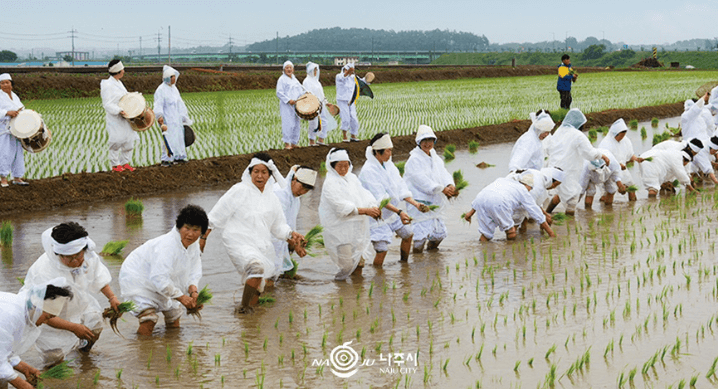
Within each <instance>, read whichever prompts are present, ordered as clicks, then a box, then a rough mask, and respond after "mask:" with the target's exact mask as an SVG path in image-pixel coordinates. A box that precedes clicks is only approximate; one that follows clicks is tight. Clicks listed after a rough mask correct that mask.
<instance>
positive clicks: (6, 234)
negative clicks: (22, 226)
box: [0, 220, 15, 246]
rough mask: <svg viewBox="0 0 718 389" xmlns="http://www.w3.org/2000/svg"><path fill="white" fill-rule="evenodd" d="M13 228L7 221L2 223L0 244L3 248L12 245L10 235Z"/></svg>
mask: <svg viewBox="0 0 718 389" xmlns="http://www.w3.org/2000/svg"><path fill="white" fill-rule="evenodd" d="M14 229H15V228H14V227H13V226H12V223H11V222H10V221H9V220H5V221H3V222H2V225H1V226H0V243H1V244H2V245H3V246H10V245H11V244H12V233H13V230H14Z"/></svg>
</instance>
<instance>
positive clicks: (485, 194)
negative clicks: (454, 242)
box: [471, 173, 546, 239]
mask: <svg viewBox="0 0 718 389" xmlns="http://www.w3.org/2000/svg"><path fill="white" fill-rule="evenodd" d="M523 183H526V184H527V185H529V184H530V186H533V185H534V181H533V176H532V175H531V174H530V173H528V174H527V173H524V174H523V175H522V176H521V182H518V181H516V180H514V179H511V178H505V177H499V178H497V179H496V180H495V181H494V182H492V183H491V184H489V185H487V186H486V187H484V189H482V190H481V192H479V193H478V194H477V195H476V198H474V201H472V202H471V208H473V209H474V210H475V211H476V220H477V222H478V229H479V233H480V234H481V235H483V236H485V237H486V238H487V239H492V238H493V237H494V231H495V230H496V228H497V227H498V228H500V229H501V230H502V231H507V230H509V229H510V228H511V227H513V226H514V225H515V224H514V219H513V215H514V212H516V211H517V210H520V211H526V212H527V213H528V216H529V217H530V218H531V219H533V220H536V222H537V223H538V224H543V223H544V222H545V221H546V216H544V214H543V212H542V211H541V208H539V206H538V205H536V200H534V198H533V197H531V195H530V194H529V191H528V190H527V189H526V187H525V186H524V184H523ZM543 184H544V183H543V182H536V183H535V185H543Z"/></svg>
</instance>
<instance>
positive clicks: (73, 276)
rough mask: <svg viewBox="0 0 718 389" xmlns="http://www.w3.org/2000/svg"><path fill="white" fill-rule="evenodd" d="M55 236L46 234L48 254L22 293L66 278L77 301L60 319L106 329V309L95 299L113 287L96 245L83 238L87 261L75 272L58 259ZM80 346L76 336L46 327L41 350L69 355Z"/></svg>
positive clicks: (30, 274)
mask: <svg viewBox="0 0 718 389" xmlns="http://www.w3.org/2000/svg"><path fill="white" fill-rule="evenodd" d="M51 234H52V228H48V229H47V230H45V232H43V233H42V247H43V248H44V249H45V253H44V254H42V255H41V256H40V258H38V259H37V261H35V263H34V264H33V265H32V266H30V269H29V270H28V271H27V276H26V277H25V286H23V288H22V290H26V289H29V288H32V287H35V286H37V285H42V284H46V283H47V282H48V281H50V280H52V279H54V278H56V277H63V278H65V279H66V280H67V284H68V285H69V286H70V288H71V290H72V293H73V295H74V297H73V299H72V300H71V301H69V302H68V303H67V304H66V305H65V308H64V309H63V310H62V312H61V313H60V314H59V315H58V317H60V318H61V319H64V320H67V321H69V322H72V323H79V324H83V325H84V326H86V327H88V328H90V329H91V330H96V329H100V328H102V308H101V307H100V303H99V302H98V301H97V299H96V298H95V295H96V294H98V293H100V290H101V289H102V288H104V287H105V286H107V285H109V283H110V282H111V281H112V276H111V275H110V271H109V270H108V269H107V266H105V264H104V262H103V261H102V259H101V258H100V256H99V255H97V253H96V252H95V248H96V247H95V242H93V241H92V239H90V238H83V240H82V241H83V243H82V245H83V247H84V244H86V245H87V250H85V260H84V261H83V263H82V265H80V266H79V267H76V268H71V267H67V266H65V264H63V263H62V260H60V257H59V256H57V255H55V252H56V251H57V250H55V249H54V248H53V243H56V242H55V240H54V239H53V238H52V235H51ZM81 249H82V248H80V249H79V250H78V251H77V252H79V251H80V250H81ZM72 251H74V250H72ZM77 252H76V253H77ZM72 254H75V253H72ZM72 254H66V255H72ZM79 345H80V339H79V338H77V336H75V334H74V333H72V332H70V331H66V330H62V329H58V328H53V327H50V326H43V327H42V334H41V335H40V337H39V338H38V340H37V348H38V350H39V351H40V352H41V353H44V352H47V351H50V350H58V349H59V350H62V353H63V354H64V355H66V354H67V353H69V352H70V351H72V350H73V349H74V348H76V347H78V346H79Z"/></svg>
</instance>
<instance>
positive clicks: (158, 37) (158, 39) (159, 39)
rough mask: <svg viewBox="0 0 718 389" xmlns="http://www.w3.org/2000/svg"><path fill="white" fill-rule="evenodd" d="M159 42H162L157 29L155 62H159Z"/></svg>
mask: <svg viewBox="0 0 718 389" xmlns="http://www.w3.org/2000/svg"><path fill="white" fill-rule="evenodd" d="M160 42H162V35H160V32H159V31H157V62H160V61H161V60H160Z"/></svg>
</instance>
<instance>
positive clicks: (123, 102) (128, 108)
mask: <svg viewBox="0 0 718 389" xmlns="http://www.w3.org/2000/svg"><path fill="white" fill-rule="evenodd" d="M117 105H119V106H120V108H121V109H122V110H123V111H125V119H127V120H128V121H129V122H130V124H131V125H132V129H133V130H135V131H144V130H146V129H148V128H150V127H151V126H152V125H153V124H154V123H155V113H154V111H152V109H150V108H149V107H147V101H145V98H144V97H143V96H142V93H139V92H130V93H128V94H126V95H124V96H122V98H121V99H120V102H119V103H117Z"/></svg>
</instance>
